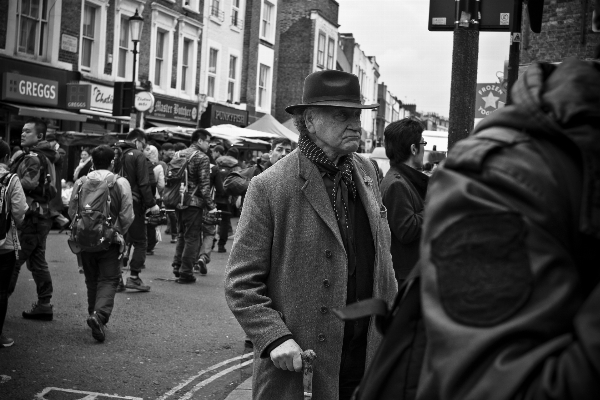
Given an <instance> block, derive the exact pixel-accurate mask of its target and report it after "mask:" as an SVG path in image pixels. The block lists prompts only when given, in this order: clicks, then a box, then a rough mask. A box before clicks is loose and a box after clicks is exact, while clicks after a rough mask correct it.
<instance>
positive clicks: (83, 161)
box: [73, 147, 92, 181]
mask: <svg viewBox="0 0 600 400" xmlns="http://www.w3.org/2000/svg"><path fill="white" fill-rule="evenodd" d="M79 157H80V159H79V165H77V168H75V172H74V173H73V180H74V181H76V180H77V179H79V178H81V177H82V176H86V175H87V174H88V172H90V169H91V168H92V158H91V156H90V149H89V147H84V148H83V149H82V150H81V153H79Z"/></svg>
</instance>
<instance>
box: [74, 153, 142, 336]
mask: <svg viewBox="0 0 600 400" xmlns="http://www.w3.org/2000/svg"><path fill="white" fill-rule="evenodd" d="M91 156H92V162H93V164H94V170H93V171H92V172H90V173H89V174H88V175H87V176H86V177H82V178H80V179H78V180H77V181H76V182H75V185H74V187H73V192H72V195H71V199H70V202H69V216H70V217H71V219H72V220H74V221H75V222H74V224H73V225H74V227H73V233H72V234H73V240H74V241H75V242H76V243H77V245H78V246H79V247H80V248H81V253H80V254H81V261H82V263H83V273H84V274H85V285H86V287H87V295H88V296H87V297H88V314H89V316H88V318H87V324H88V326H89V327H90V328H91V329H92V336H93V337H94V339H96V340H97V341H99V342H104V340H105V338H106V333H105V325H106V324H107V323H108V320H109V319H110V316H111V314H112V310H113V307H114V302H115V294H116V293H117V286H118V285H119V282H120V280H121V260H120V258H121V254H122V253H123V251H124V249H125V239H124V235H125V234H126V233H127V231H128V230H129V227H130V226H131V224H132V223H133V220H134V214H133V200H132V196H131V187H130V186H129V182H128V181H127V179H125V178H123V177H120V176H118V175H116V174H114V173H112V172H111V171H109V168H110V167H111V165H112V163H113V161H114V157H115V152H114V150H113V149H111V148H110V147H109V146H106V145H102V146H98V147H96V148H95V149H93V150H92V152H91Z"/></svg>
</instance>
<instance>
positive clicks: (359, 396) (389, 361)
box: [333, 264, 427, 400]
mask: <svg viewBox="0 0 600 400" xmlns="http://www.w3.org/2000/svg"><path fill="white" fill-rule="evenodd" d="M420 281H421V278H420V270H419V264H417V265H416V266H415V268H413V270H412V272H411V273H410V275H409V276H408V278H407V279H406V281H405V282H404V284H403V285H402V286H401V287H400V290H399V291H398V295H397V296H396V299H395V300H394V304H393V306H392V309H391V310H390V311H389V312H386V310H387V306H386V304H385V302H384V301H383V300H379V299H369V300H364V301H361V302H358V303H354V304H351V305H350V306H348V307H345V308H343V309H341V310H333V312H334V313H335V314H336V315H337V316H338V317H339V318H340V319H342V320H345V321H346V320H354V319H357V318H363V317H365V316H369V315H375V318H376V319H375V325H376V327H377V329H378V330H379V332H380V333H381V334H383V335H384V337H383V340H382V342H381V344H380V345H379V348H378V349H377V352H376V353H375V355H374V357H373V360H372V362H371V364H370V366H369V368H368V369H367V370H366V371H365V374H364V376H363V379H362V381H361V383H360V385H359V387H358V388H357V389H356V391H355V392H354V396H353V397H352V398H353V400H392V399H393V400H414V399H415V398H416V396H417V389H418V386H419V378H420V375H421V366H422V365H423V359H424V358H425V346H426V344H427V337H426V336H425V325H424V321H423V313H422V310H421V290H420V286H421V283H420Z"/></svg>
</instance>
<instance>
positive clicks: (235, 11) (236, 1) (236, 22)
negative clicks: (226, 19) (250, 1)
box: [231, 0, 242, 29]
mask: <svg viewBox="0 0 600 400" xmlns="http://www.w3.org/2000/svg"><path fill="white" fill-rule="evenodd" d="M231 25H233V26H236V27H238V28H240V29H241V28H242V20H240V0H233V2H232V4H231Z"/></svg>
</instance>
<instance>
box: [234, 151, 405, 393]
mask: <svg viewBox="0 0 600 400" xmlns="http://www.w3.org/2000/svg"><path fill="white" fill-rule="evenodd" d="M353 157H354V165H355V168H354V181H355V183H356V186H357V189H358V193H359V195H360V198H361V200H362V202H363V204H364V206H365V210H366V212H367V215H368V217H369V221H370V225H371V231H372V234H373V239H374V241H375V249H376V256H375V266H374V285H373V297H377V298H382V299H385V300H386V301H387V302H388V303H390V304H391V302H392V301H393V299H394V296H395V295H396V292H397V285H396V280H395V278H394V271H393V268H392V260H391V255H390V229H389V226H388V222H387V216H386V212H385V208H384V207H383V206H382V202H381V196H380V193H379V187H378V186H379V185H378V183H377V179H376V175H375V170H374V169H373V166H372V165H371V163H369V161H367V160H365V159H363V158H362V157H360V156H358V155H353ZM346 286H347V256H346V252H345V250H344V246H343V243H342V238H341V235H340V232H339V229H338V226H337V222H336V220H335V216H334V212H333V208H332V206H331V202H330V200H329V198H328V196H327V193H326V192H325V185H324V183H323V179H322V177H321V175H320V174H319V171H318V169H317V167H316V166H315V165H314V164H313V163H312V162H311V161H309V160H308V159H307V158H306V157H305V156H304V155H303V154H302V153H301V152H299V151H298V150H295V151H294V152H292V153H291V154H290V155H289V156H287V157H285V158H284V159H283V160H281V161H279V162H278V163H277V164H275V165H274V166H273V167H271V168H269V169H268V170H267V171H265V172H264V173H262V174H261V175H259V176H257V177H255V178H253V179H252V182H251V183H250V187H249V189H248V194H247V196H246V200H245V202H244V209H243V212H242V215H241V217H240V221H239V224H238V227H237V232H236V235H235V240H234V243H233V247H232V249H231V254H230V257H229V262H228V264H227V270H226V276H225V294H226V297H227V303H228V305H229V307H230V308H231V310H232V311H233V313H234V315H235V317H236V318H237V320H238V321H239V323H240V324H241V326H242V328H243V329H244V330H245V331H246V333H247V334H248V336H249V337H250V339H251V340H252V342H253V343H254V379H253V398H254V399H260V400H269V399H274V400H275V399H276V400H280V399H286V400H294V399H298V400H301V399H303V395H302V374H300V373H294V372H290V371H283V370H280V369H277V368H276V367H275V366H274V365H273V363H272V361H271V360H270V358H260V355H261V353H262V352H263V351H264V350H265V348H266V347H267V346H268V345H269V344H270V343H272V342H273V341H275V340H276V339H278V338H280V337H282V336H284V335H288V334H291V335H293V338H294V340H295V341H296V342H297V343H298V345H299V346H300V347H301V348H302V349H303V350H306V349H313V350H314V351H315V352H316V354H317V359H316V361H315V367H314V377H313V390H314V392H313V393H314V398H315V399H318V400H337V399H338V392H339V389H338V374H339V367H340V362H341V352H342V339H343V335H344V324H343V322H342V321H340V320H338V319H337V318H336V317H335V316H334V315H333V314H332V313H331V312H329V309H331V308H340V307H344V306H345V305H346ZM323 307H326V308H323ZM380 339H381V338H380V335H379V334H378V333H377V331H376V329H375V327H374V326H373V322H371V326H370V329H369V337H368V340H369V342H368V349H367V363H369V361H370V360H371V358H372V356H373V353H374V351H375V350H376V348H377V346H378V344H379V342H380Z"/></svg>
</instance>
